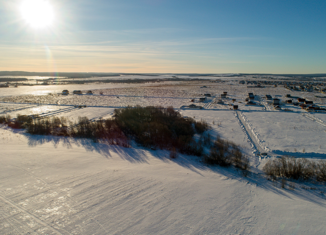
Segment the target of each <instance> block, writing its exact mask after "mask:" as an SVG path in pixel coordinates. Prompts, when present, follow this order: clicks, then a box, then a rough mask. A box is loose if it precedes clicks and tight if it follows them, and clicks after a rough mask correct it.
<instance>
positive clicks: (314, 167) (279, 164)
mask: <svg viewBox="0 0 326 235" xmlns="http://www.w3.org/2000/svg"><path fill="white" fill-rule="evenodd" d="M263 171H264V172H265V174H266V175H268V176H271V177H272V178H273V179H276V178H277V177H283V178H289V179H295V180H298V179H303V180H309V179H316V180H318V181H326V163H325V161H322V160H320V161H319V162H318V163H315V162H314V161H311V160H307V159H296V158H293V157H282V158H278V159H274V160H269V161H268V162H267V163H266V164H265V166H264V167H263Z"/></svg>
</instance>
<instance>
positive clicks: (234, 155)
mask: <svg viewBox="0 0 326 235" xmlns="http://www.w3.org/2000/svg"><path fill="white" fill-rule="evenodd" d="M0 123H5V124H7V125H8V126H10V127H12V128H16V129H26V132H27V133H30V134H35V135H53V136H70V137H77V138H89V139H93V140H94V141H95V142H97V141H106V142H108V143H109V144H115V145H120V146H124V147H129V146H130V144H129V143H130V142H129V141H130V140H134V141H135V142H136V143H138V144H140V145H142V146H144V147H148V148H152V149H156V148H159V149H167V150H169V151H171V158H175V157H176V156H177V152H180V153H184V154H188V155H195V156H199V157H202V158H203V161H204V162H206V163H207V164H212V165H221V166H230V165H234V166H235V167H237V168H239V169H241V170H243V171H247V170H248V169H249V160H248V158H246V157H244V156H243V155H242V153H241V151H240V149H239V147H238V146H236V145H235V144H234V143H231V142H228V141H224V140H222V139H220V138H217V139H216V140H215V141H213V140H212V138H211V136H210V135H209V134H208V133H207V130H209V128H210V127H209V125H208V124H207V123H206V122H205V121H203V120H202V121H195V120H194V119H192V118H189V117H182V116H181V114H180V113H179V112H177V111H175V110H174V109H173V108H172V107H168V108H163V107H140V106H136V107H127V108H122V109H116V110H115V111H114V116H113V118H112V119H107V120H97V121H90V120H89V119H88V118H86V117H79V118H78V121H77V122H71V121H69V120H67V119H66V118H63V117H61V118H58V117H40V116H26V115H18V116H17V118H15V119H11V118H10V116H2V117H0ZM205 149H206V151H205ZM207 149H208V150H209V149H210V154H209V155H206V154H205V152H207V151H208V150H207Z"/></svg>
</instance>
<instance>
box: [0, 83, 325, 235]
mask: <svg viewBox="0 0 326 235" xmlns="http://www.w3.org/2000/svg"><path fill="white" fill-rule="evenodd" d="M239 79H243V78H239ZM203 85H206V86H207V88H200V87H201V86H203ZM83 86H84V88H85V89H82V88H75V87H74V88H72V87H71V85H69V86H60V87H59V86H46V87H45V88H46V89H47V90H46V91H44V92H43V91H42V89H41V87H40V86H39V87H23V88H22V89H24V91H23V92H22V93H21V94H18V92H17V89H20V87H18V88H17V89H16V90H15V89H14V88H12V93H10V90H6V93H5V95H3V93H1V94H0V97H2V98H1V100H0V116H1V115H6V114H10V115H11V116H12V117H14V116H15V115H17V114H25V115H31V114H39V115H42V116H59V117H63V116H65V117H68V118H69V119H71V120H77V118H78V117H79V116H86V117H88V118H90V119H99V118H109V117H111V115H112V114H113V112H114V109H115V108H119V107H126V106H127V105H131V106H134V105H141V106H148V105H161V106H164V107H167V106H173V107H174V108H176V109H177V110H179V111H180V112H181V114H182V115H183V116H187V117H192V118H195V119H196V120H201V119H202V120H205V121H207V122H208V123H209V124H210V125H211V126H212V129H211V130H210V133H211V134H212V135H213V136H216V135H219V136H221V137H222V138H224V139H227V140H230V141H233V142H235V143H236V144H239V145H240V146H241V149H242V151H243V152H244V153H245V154H246V155H248V156H249V158H250V161H251V167H252V172H253V174H252V175H251V176H249V177H247V178H244V177H242V176H241V174H240V173H239V172H237V171H236V170H234V169H233V168H226V169H225V168H221V167H210V166H206V165H205V164H204V163H202V162H200V160H199V159H198V158H197V157H191V156H184V155H180V154H179V156H178V157H177V158H176V159H173V160H171V159H170V158H169V152H167V151H162V150H156V151H152V150H149V149H144V148H142V147H139V146H137V145H135V144H133V147H132V148H122V147H117V146H109V145H106V144H103V143H93V142H92V141H91V140H87V139H73V138H59V137H51V136H31V135H29V134H26V133H24V131H22V130H11V129H8V128H6V127H3V126H2V127H1V128H0V148H1V152H0V157H1V164H0V172H1V173H0V179H1V184H0V208H1V209H0V234H325V233H326V224H325V222H324V220H325V219H324V218H325V216H326V203H325V202H326V196H325V192H326V187H325V185H324V184H313V183H304V182H301V181H293V182H289V181H288V182H286V185H285V188H281V183H280V182H271V181H268V180H267V179H266V177H265V176H264V174H263V173H262V171H261V169H262V167H263V165H264V164H265V162H266V161H267V159H269V158H274V157H277V156H281V155H293V156H295V157H305V158H310V159H325V156H326V148H325V144H324V143H325V140H326V132H325V130H326V125H325V123H326V113H307V112H306V111H304V110H301V109H300V108H297V107H294V106H292V105H287V106H283V107H282V108H289V109H291V110H293V112H285V111H276V110H274V109H273V108H272V107H271V106H270V105H268V104H267V102H266V101H265V99H264V95H265V94H270V95H272V96H273V97H279V98H281V99H283V100H285V95H286V94H292V95H293V96H300V97H305V98H310V99H311V100H314V101H315V102H316V103H317V104H321V105H324V104H322V102H323V101H322V100H319V99H315V98H314V93H301V92H289V91H288V90H286V89H284V88H282V87H277V88H274V87H268V88H247V86H246V85H239V84H238V82H237V81H235V82H227V83H210V82H176V83H164V84H160V83H155V84H136V85H133V84H88V85H87V86H86V85H83ZM49 87H50V89H49ZM77 87H78V86H77ZM86 87H87V88H86ZM6 89H7V88H6ZM28 89H31V90H28ZM51 89H52V92H51V93H52V95H48V93H50V92H49V91H50V90H51ZM63 89H69V90H70V91H71V92H72V90H75V89H81V90H93V91H94V93H95V94H94V95H68V96H62V95H58V94H57V93H59V92H60V90H63ZM0 91H1V92H2V90H0ZM53 91H55V92H53ZM100 91H102V92H103V93H104V95H99V92H100ZM223 91H227V92H228V97H229V98H228V99H224V100H223V101H224V103H225V104H224V105H219V104H216V103H215V101H216V100H219V99H220V98H219V95H220V94H221V93H222V92H223ZM33 92H36V93H33ZM248 92H254V94H256V95H257V96H256V99H255V102H256V103H257V104H258V105H256V106H247V105H245V101H244V100H245V98H246V96H247V93H248ZM206 93H211V94H212V96H213V97H212V98H208V99H207V101H206V102H204V103H199V101H198V98H199V97H202V95H203V94H206ZM39 94H44V95H43V96H39ZM118 97H119V98H118ZM193 98H195V104H196V105H200V106H202V107H204V109H189V108H186V107H184V106H185V105H189V104H192V102H191V101H190V100H191V99H193ZM232 99H236V101H235V102H234V103H235V104H238V105H239V111H234V110H230V108H231V106H229V105H228V104H233V101H232ZM8 102H10V103H8ZM24 103H25V104H24ZM75 105H87V107H86V108H76V107H74V106H75ZM1 113H2V114H1ZM259 152H266V153H267V154H268V156H267V157H264V158H261V157H260V156H257V153H259ZM291 185H292V186H293V185H294V187H295V188H293V187H290V186H291Z"/></svg>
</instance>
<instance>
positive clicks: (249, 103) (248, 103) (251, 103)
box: [247, 100, 256, 105]
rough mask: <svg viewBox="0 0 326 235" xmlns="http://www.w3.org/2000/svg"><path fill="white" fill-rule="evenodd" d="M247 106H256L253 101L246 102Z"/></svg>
mask: <svg viewBox="0 0 326 235" xmlns="http://www.w3.org/2000/svg"><path fill="white" fill-rule="evenodd" d="M247 105H256V103H254V102H253V101H251V100H250V101H248V102H247Z"/></svg>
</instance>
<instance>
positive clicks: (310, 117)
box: [302, 113, 326, 127]
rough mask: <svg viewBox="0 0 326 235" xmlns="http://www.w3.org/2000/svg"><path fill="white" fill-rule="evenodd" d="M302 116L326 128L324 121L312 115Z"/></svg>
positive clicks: (305, 114) (304, 114)
mask: <svg viewBox="0 0 326 235" xmlns="http://www.w3.org/2000/svg"><path fill="white" fill-rule="evenodd" d="M302 116H304V117H305V118H307V119H310V120H311V121H314V122H316V123H317V124H319V125H321V126H323V127H326V124H325V123H324V122H323V121H322V120H320V119H319V118H316V117H315V116H313V115H311V114H308V113H303V114H302Z"/></svg>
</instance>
